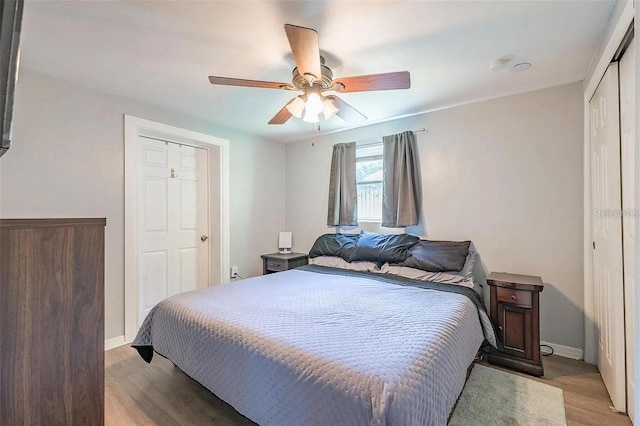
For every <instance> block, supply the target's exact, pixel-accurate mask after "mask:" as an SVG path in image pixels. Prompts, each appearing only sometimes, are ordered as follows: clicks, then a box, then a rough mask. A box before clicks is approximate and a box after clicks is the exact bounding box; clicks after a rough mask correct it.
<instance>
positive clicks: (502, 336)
mask: <svg viewBox="0 0 640 426" xmlns="http://www.w3.org/2000/svg"><path fill="white" fill-rule="evenodd" d="M487 284H489V286H490V288H491V322H492V323H493V326H494V327H495V330H496V333H498V339H499V340H500V341H501V342H502V343H503V344H504V350H503V351H497V350H495V349H494V348H491V349H492V350H491V352H490V353H489V362H490V363H491V364H496V365H502V366H504V367H509V368H513V369H515V370H518V371H522V372H523V373H527V374H531V375H534V376H542V375H544V369H543V367H542V357H541V356H540V310H539V296H540V292H541V291H542V289H543V288H544V285H543V284H542V278H540V277H535V276H531V275H517V274H507V273H504V272H492V273H490V274H489V276H488V277H487Z"/></svg>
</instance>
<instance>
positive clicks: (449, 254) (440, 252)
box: [400, 240, 471, 272]
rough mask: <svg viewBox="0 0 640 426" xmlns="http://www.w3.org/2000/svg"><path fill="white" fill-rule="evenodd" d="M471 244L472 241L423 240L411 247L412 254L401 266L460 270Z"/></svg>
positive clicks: (431, 269)
mask: <svg viewBox="0 0 640 426" xmlns="http://www.w3.org/2000/svg"><path fill="white" fill-rule="evenodd" d="M470 245H471V241H428V240H423V241H420V242H419V243H417V244H416V245H414V246H413V247H411V249H410V250H409V254H410V256H409V257H408V258H407V259H406V260H405V261H404V262H402V263H400V266H408V267H409V268H415V269H422V270H423V271H428V272H444V271H460V270H462V268H463V267H464V262H465V261H466V259H467V255H468V254H469V246H470Z"/></svg>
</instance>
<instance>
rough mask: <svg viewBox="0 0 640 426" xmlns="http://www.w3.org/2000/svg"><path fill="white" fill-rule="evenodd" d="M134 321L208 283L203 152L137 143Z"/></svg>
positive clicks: (206, 181)
mask: <svg viewBox="0 0 640 426" xmlns="http://www.w3.org/2000/svg"><path fill="white" fill-rule="evenodd" d="M138 145H139V149H140V151H139V152H140V157H139V158H140V167H139V175H138V182H139V188H138V190H139V198H138V199H139V203H140V205H139V208H138V211H139V218H138V230H139V233H140V238H139V242H140V243H139V244H140V246H139V257H138V259H139V265H140V267H139V282H138V288H139V292H140V294H139V301H140V305H139V309H138V312H139V318H138V321H139V323H138V325H140V324H141V323H142V321H143V320H144V318H145V317H146V316H147V314H148V313H149V311H150V310H151V308H153V307H154V306H155V305H156V304H157V303H158V302H160V301H161V300H163V299H165V298H167V297H169V296H172V295H174V294H178V293H182V292H185V291H190V290H195V289H198V288H203V287H206V286H207V285H208V283H209V240H208V238H209V229H208V228H209V220H208V205H209V201H208V194H209V187H208V186H209V179H208V165H207V158H208V157H207V151H206V150H204V149H200V148H194V147H190V146H186V145H178V144H174V143H166V142H161V141H157V140H152V139H147V138H144V137H139V138H138Z"/></svg>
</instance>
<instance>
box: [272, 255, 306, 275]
mask: <svg viewBox="0 0 640 426" xmlns="http://www.w3.org/2000/svg"><path fill="white" fill-rule="evenodd" d="M260 257H262V275H266V274H272V273H274V272H280V271H287V270H289V269H293V268H297V267H298V266H303V265H306V264H307V263H309V255H308V254H306V253H287V254H283V253H270V254H263V255H262V256H260Z"/></svg>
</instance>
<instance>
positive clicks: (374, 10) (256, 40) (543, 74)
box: [21, 0, 614, 142]
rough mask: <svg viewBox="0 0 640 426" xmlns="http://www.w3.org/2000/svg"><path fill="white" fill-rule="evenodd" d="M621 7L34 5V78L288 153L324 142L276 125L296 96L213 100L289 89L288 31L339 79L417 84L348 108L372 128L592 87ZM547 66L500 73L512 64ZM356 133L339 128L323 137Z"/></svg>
mask: <svg viewBox="0 0 640 426" xmlns="http://www.w3.org/2000/svg"><path fill="white" fill-rule="evenodd" d="M613 5H614V1H613V0H612V1H548V2H547V1H505V2H502V1H495V2H494V1H471V2H452V1H445V2H422V1H416V2H400V1H334V2H320V1H314V2H293V1H282V2H271V1H251V2H247V1H228V2H225V1H211V2H184V1H140V2H133V1H126V2H122V1H118V2H116V1H86V0H85V1H59V0H56V1H42V2H40V1H28V2H27V4H26V6H25V10H24V21H23V35H22V52H21V58H22V59H21V60H22V64H21V65H22V66H23V67H25V68H27V69H31V70H34V71H37V72H41V73H44V74H48V75H51V76H54V77H58V78H61V79H64V80H67V81H71V82H74V83H77V84H80V85H84V86H87V87H91V88H94V89H97V90H99V91H101V92H105V93H110V94H114V95H120V96H125V97H129V98H133V99H136V100H139V101H143V102H146V103H150V104H153V105H158V106H161V107H163V108H166V109H170V110H175V111H179V112H181V113H184V114H188V115H192V116H195V117H199V118H202V119H205V120H208V121H210V122H213V123H216V124H218V125H220V126H224V127H226V128H231V129H236V130H240V131H242V132H246V133H251V134H256V135H260V136H263V137H266V138H269V139H273V140H279V141H283V142H287V141H293V140H300V139H306V138H309V137H311V136H313V135H314V134H316V133H315V132H314V131H313V130H312V129H311V125H309V124H307V123H304V122H302V121H301V120H299V119H296V118H292V119H291V120H289V121H288V122H287V123H286V124H284V125H282V126H269V125H267V122H268V121H269V119H270V118H271V117H272V116H273V115H274V114H275V113H276V112H277V111H278V110H279V109H280V108H281V107H282V106H283V105H284V104H285V103H286V102H287V101H288V100H289V99H290V98H292V97H293V94H292V93H291V92H285V91H279V90H268V89H250V88H238V87H222V86H212V85H210V84H209V82H208V80H207V76H208V75H211V74H213V75H220V76H226V77H235V78H248V79H259V80H271V81H283V82H289V81H290V80H291V70H292V68H293V66H294V64H293V60H292V58H291V54H290V53H289V45H288V43H287V39H286V36H285V33H284V30H283V24H285V23H291V24H295V25H300V26H306V27H310V28H314V29H316V30H317V31H318V32H319V34H320V48H321V50H322V51H323V52H324V53H325V56H326V58H327V65H329V66H330V67H331V68H332V70H333V72H334V76H351V75H360V74H373V73H381V72H390V71H400V70H408V71H410V72H411V80H412V87H411V89H409V90H399V91H386V92H371V93H347V94H342V95H341V97H342V98H343V99H344V100H345V101H347V102H349V103H350V104H351V105H353V106H354V107H355V108H356V109H358V110H360V111H361V112H362V113H364V114H365V115H367V116H368V117H369V120H368V122H365V123H364V124H365V125H366V124H370V123H372V122H376V121H383V120H386V119H390V118H393V117H399V116H404V115H408V114H416V113H419V112H423V111H428V110H432V109H436V108H442V107H445V106H450V105H455V104H460V103H465V102H470V101H474V100H479V99H486V98H493V97H498V96H504V95H508V94H513V93H518V92H524V91H529V90H535V89H539V88H543V87H550V86H555V85H559V84H564V83H569V82H575V81H579V80H582V79H583V77H584V75H585V72H586V70H587V66H588V64H589V61H590V59H591V57H592V55H593V53H594V51H595V49H596V47H597V45H598V42H599V40H600V38H601V36H602V34H603V32H604V29H605V26H606V23H607V19H608V17H609V14H610V12H611V10H612V8H613ZM507 54H513V55H515V56H516V59H517V60H520V61H528V62H531V63H533V68H532V69H531V70H529V71H526V72H522V73H511V72H509V71H501V72H492V71H490V70H489V64H490V63H491V62H492V61H493V60H495V59H497V58H499V57H501V56H504V55H507ZM346 127H349V125H348V124H347V123H345V122H344V121H342V120H341V119H340V118H338V117H335V118H332V119H331V120H329V121H327V122H323V123H322V128H323V131H331V130H336V129H339V128H346Z"/></svg>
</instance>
